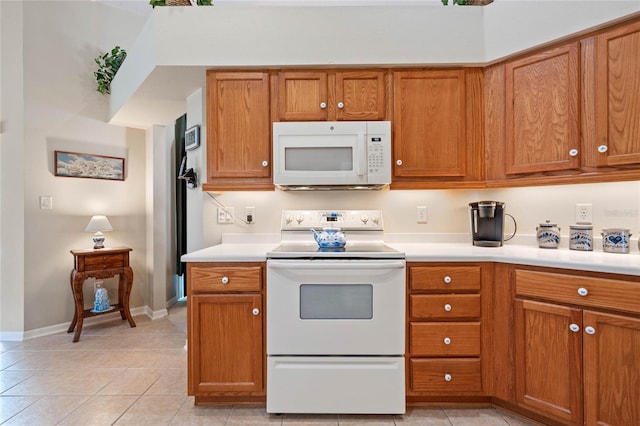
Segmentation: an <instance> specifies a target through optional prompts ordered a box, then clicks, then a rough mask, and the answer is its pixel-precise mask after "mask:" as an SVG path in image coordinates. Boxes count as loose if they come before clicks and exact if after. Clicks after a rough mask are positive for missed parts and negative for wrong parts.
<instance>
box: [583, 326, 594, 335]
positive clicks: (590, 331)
mask: <svg viewBox="0 0 640 426" xmlns="http://www.w3.org/2000/svg"><path fill="white" fill-rule="evenodd" d="M584 331H586V332H587V334H596V329H595V328H593V327H591V326H588V327H585V328H584Z"/></svg>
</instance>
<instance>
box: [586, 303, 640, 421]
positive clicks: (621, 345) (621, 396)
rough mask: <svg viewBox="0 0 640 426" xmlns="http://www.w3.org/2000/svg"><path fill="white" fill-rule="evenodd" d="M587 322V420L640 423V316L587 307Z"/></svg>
mask: <svg viewBox="0 0 640 426" xmlns="http://www.w3.org/2000/svg"><path fill="white" fill-rule="evenodd" d="M583 324H584V327H585V330H586V333H587V334H586V335H585V336H584V337H583V351H584V352H583V353H584V365H585V367H584V408H585V410H584V414H585V422H586V424H587V425H640V393H639V392H640V319H635V318H629V317H625V316H619V315H610V314H603V313H598V312H593V311H586V310H585V311H584V313H583ZM587 327H592V328H593V334H589V332H590V330H589V329H588V328H587Z"/></svg>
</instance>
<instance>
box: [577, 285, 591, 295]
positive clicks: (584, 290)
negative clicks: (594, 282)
mask: <svg viewBox="0 0 640 426" xmlns="http://www.w3.org/2000/svg"><path fill="white" fill-rule="evenodd" d="M578 294H579V295H580V296H586V295H587V294H589V290H587V289H586V288H584V287H580V288H579V289H578Z"/></svg>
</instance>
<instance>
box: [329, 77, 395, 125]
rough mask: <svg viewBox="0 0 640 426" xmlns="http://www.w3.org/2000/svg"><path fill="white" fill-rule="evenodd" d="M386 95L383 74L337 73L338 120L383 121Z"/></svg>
mask: <svg viewBox="0 0 640 426" xmlns="http://www.w3.org/2000/svg"><path fill="white" fill-rule="evenodd" d="M384 94H385V89H384V73H383V72H379V71H349V72H336V118H337V119H338V120H383V119H384V116H385V96H384Z"/></svg>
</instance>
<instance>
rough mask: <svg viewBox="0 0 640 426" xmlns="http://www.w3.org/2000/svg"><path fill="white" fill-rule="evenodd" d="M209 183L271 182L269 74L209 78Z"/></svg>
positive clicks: (224, 74)
mask: <svg viewBox="0 0 640 426" xmlns="http://www.w3.org/2000/svg"><path fill="white" fill-rule="evenodd" d="M207 106H208V107H207V117H208V119H207V147H208V148H207V156H208V159H207V160H208V167H209V170H208V174H209V182H208V183H210V184H211V183H213V184H216V183H223V182H228V183H230V184H232V185H233V184H236V185H239V186H242V185H248V186H251V183H252V182H253V183H255V184H258V183H262V184H264V183H270V181H271V169H270V167H269V164H270V160H271V129H270V127H271V122H270V117H269V75H268V73H261V72H209V73H208V74H207Z"/></svg>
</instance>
